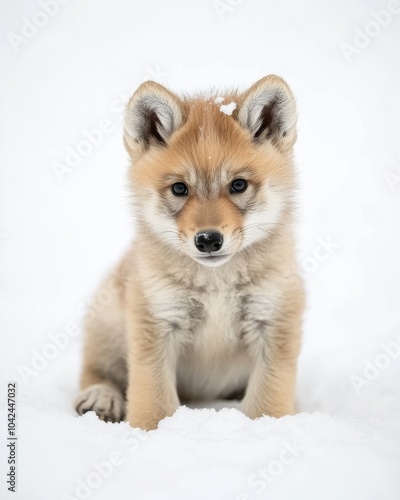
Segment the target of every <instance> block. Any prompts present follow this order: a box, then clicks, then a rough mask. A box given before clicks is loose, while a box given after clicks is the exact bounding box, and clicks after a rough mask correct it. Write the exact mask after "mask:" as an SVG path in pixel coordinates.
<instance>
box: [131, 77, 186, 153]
mask: <svg viewBox="0 0 400 500" xmlns="http://www.w3.org/2000/svg"><path fill="white" fill-rule="evenodd" d="M183 121H184V109H183V104H182V101H181V100H180V99H179V98H178V97H177V96H176V95H175V94H173V93H172V92H170V91H169V90H167V89H166V88H165V87H163V86H162V85H159V84H158V83H155V82H150V81H149V82H145V83H143V84H142V85H141V86H140V87H139V88H138V89H137V91H136V92H135V93H134V94H133V96H132V97H131V99H130V101H129V103H128V105H127V107H126V110H125V135H124V141H125V145H126V147H127V148H128V150H129V151H131V152H135V151H136V152H139V151H141V152H144V151H145V150H147V149H148V148H149V147H150V146H152V145H154V146H164V145H165V144H166V143H167V141H168V139H169V138H170V137H171V135H172V134H173V133H174V132H175V130H177V129H178V128H179V127H180V126H181V125H182V124H183Z"/></svg>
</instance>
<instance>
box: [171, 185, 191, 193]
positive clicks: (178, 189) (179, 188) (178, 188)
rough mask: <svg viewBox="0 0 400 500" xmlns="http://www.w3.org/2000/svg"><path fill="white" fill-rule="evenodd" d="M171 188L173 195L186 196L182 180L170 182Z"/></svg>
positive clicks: (186, 190)
mask: <svg viewBox="0 0 400 500" xmlns="http://www.w3.org/2000/svg"><path fill="white" fill-rule="evenodd" d="M171 190H172V194H174V195H175V196H186V195H187V194H188V188H187V186H186V184H185V183H184V182H175V184H172V187H171Z"/></svg>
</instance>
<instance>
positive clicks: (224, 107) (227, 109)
mask: <svg viewBox="0 0 400 500" xmlns="http://www.w3.org/2000/svg"><path fill="white" fill-rule="evenodd" d="M219 109H220V111H221V112H222V113H225V114H226V115H228V116H230V115H231V114H232V113H233V112H234V111H235V109H236V103H234V102H233V101H232V102H230V103H229V104H221V106H220V107H219Z"/></svg>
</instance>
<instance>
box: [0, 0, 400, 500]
mask: <svg viewBox="0 0 400 500" xmlns="http://www.w3.org/2000/svg"><path fill="white" fill-rule="evenodd" d="M45 3H46V2H39V3H36V2H30V1H28V0H18V1H16V2H13V3H12V6H11V4H10V5H8V7H7V9H5V8H4V7H3V8H2V15H1V16H0V30H1V37H2V40H3V43H2V45H1V46H0V58H1V62H2V69H3V71H2V75H1V90H2V92H1V101H2V102H1V104H2V113H1V122H0V127H1V129H0V131H1V136H0V137H1V155H2V158H1V159H2V162H1V169H0V176H1V178H0V190H1V191H0V254H1V256H0V265H1V285H0V295H1V300H0V303H1V314H0V332H1V337H0V338H1V346H0V352H1V364H0V367H1V368H0V373H1V382H2V383H1V387H2V389H1V395H0V397H1V412H0V422H1V425H0V429H1V431H0V432H1V436H0V442H1V446H2V447H3V449H2V451H1V453H0V463H1V467H2V470H3V471H5V470H6V466H7V464H6V453H4V451H3V450H5V449H6V444H5V443H6V440H5V435H4V433H5V429H6V420H7V414H6V383H7V381H12V380H16V381H17V382H18V398H17V402H18V423H17V434H18V438H19V441H18V446H17V452H18V484H17V494H12V493H8V492H7V491H6V482H5V474H4V472H3V475H2V480H1V481H2V483H1V485H0V497H1V498H2V499H3V498H18V499H21V500H47V499H49V500H50V499H51V500H54V499H57V498H59V499H64V500H66V499H68V498H69V500H71V498H75V499H78V498H93V499H99V500H109V499H110V498H114V497H115V498H119V499H121V500H125V499H131V498H135V499H139V500H147V499H149V500H150V499H151V500H158V499H161V500H164V499H168V500H169V499H171V498H174V499H185V500H186V499H189V498H190V499H205V498H207V499H218V500H224V499H231V500H245V499H259V498H260V499H261V498H262V499H265V498H271V499H274V500H279V499H285V500H291V499H296V500H299V499H305V500H309V499H311V498H318V499H323V500H327V499H328V500H330V499H333V500H336V499H341V500H343V499H346V500H347V499H348V500H366V499H367V500H375V499H379V500H380V499H384V500H398V499H399V498H400V474H399V470H400V398H399V380H400V311H399V304H398V302H399V296H400V265H399V246H400V233H399V230H398V228H399V227H400V148H399V142H398V137H399V132H400V125H399V120H398V116H399V115H400V99H399V96H398V89H399V88H400V66H399V64H398V46H399V42H400V30H399V23H400V15H399V13H396V12H395V10H393V7H392V3H391V2H386V1H385V0H384V1H382V0H376V1H374V2H372V1H370V0H366V1H361V0H354V1H353V2H346V1H345V0H338V1H336V2H330V3H328V2H322V3H319V4H318V5H317V4H316V3H315V2H311V1H310V0H305V1H304V2H296V1H295V0H285V1H283V2H271V1H269V0H268V1H261V0H253V1H251V2H250V1H246V2H229V1H227V0H226V1H225V0H222V1H220V2H213V1H211V0H210V2H191V3H190V5H188V4H187V2H184V1H183V0H171V1H170V2H161V1H158V2H157V1H156V0H148V1H147V2H128V1H124V0H120V1H119V2H117V8H113V6H111V4H110V3H109V2H105V1H103V0H100V1H97V2H95V3H94V2H84V3H82V2H69V3H67V2H64V3H65V5H61V3H60V4H56V7H54V4H52V5H53V11H52V12H53V14H52V16H50V17H48V20H47V21H46V22H44V21H43V19H44V20H46V18H45V17H43V14H38V13H39V12H42V11H43V9H44V7H41V5H44V4H45ZM46 5H47V4H46ZM49 5H50V4H49ZM57 5H58V10H57ZM113 5H114V4H113ZM50 8H51V7H47V9H50ZM390 9H391V10H390ZM385 12H386V14H385ZM40 16H41V17H40ZM25 18H26V20H24V19H25ZM379 19H381V20H382V19H386V21H385V22H379ZM35 20H36V21H38V22H39V23H40V21H42V25H43V26H42V27H40V28H37V29H36V31H35V29H32V27H31V28H30V31H29V28H28V27H27V26H28V24H29V23H30V22H33V21H35ZM36 21H35V22H36ZM27 23H28V24H27ZM371 23H378V24H375V25H374V26H373V25H372V24H371ZM371 26H372V28H371ZM374 27H375V30H374ZM360 32H362V33H363V34H364V35H363V37H364V38H363V37H362V36H361V35H360ZM10 33H15V34H16V35H18V36H21V34H23V33H25V35H26V34H29V36H27V37H26V38H24V40H25V42H21V45H19V46H18V49H17V50H14V48H13V45H12V42H11V41H10V35H9V34H10ZM238 33H239V34H240V36H238ZM366 33H367V34H366ZM368 33H375V34H374V35H372V34H371V35H368ZM222 37H223V40H224V44H223V46H221V38H222ZM17 39H18V38H17ZM13 40H14V42H13V43H14V45H15V43H17V42H15V37H14V38H13ZM182 40H184V44H183V43H182ZM343 44H347V45H343ZM226 47H229V52H228V51H227V50H226ZM349 47H353V49H349ZM349 54H350V55H349ZM268 73H275V74H278V75H281V76H283V77H284V78H285V79H286V80H287V81H288V83H289V84H290V85H291V87H292V89H293V91H294V93H295V95H296V98H297V106H298V112H299V137H298V143H297V146H296V163H297V165H298V169H299V196H298V198H299V213H298V235H299V245H298V255H299V262H300V264H301V268H302V271H303V274H304V277H305V281H306V288H307V297H308V300H307V311H306V315H305V323H304V337H303V348H302V352H301V356H300V359H299V376H298V388H297V400H298V410H299V414H298V415H296V416H290V417H285V418H282V419H279V420H276V419H272V418H268V417H263V418H261V419H259V420H256V421H251V420H249V419H248V418H246V417H245V416H244V415H243V414H242V413H240V411H239V409H238V408H239V405H238V404H233V405H231V406H234V407H233V408H226V406H227V405H226V404H225V403H223V402H212V403H209V402H204V404H202V405H197V406H199V407H196V408H195V407H193V408H184V407H182V408H180V409H179V410H178V411H177V412H176V414H175V415H174V416H172V417H171V418H168V419H166V420H164V421H163V422H161V423H160V427H159V429H158V430H156V431H153V432H150V433H145V432H144V431H142V430H140V429H131V428H130V427H129V426H128V425H127V424H125V423H121V424H106V423H104V422H101V421H99V420H98V419H97V418H96V417H95V416H94V415H93V414H87V415H85V416H84V417H80V418H78V417H77V416H76V415H75V414H74V411H73V407H72V399H73V397H74V395H75V393H76V391H77V384H78V375H79V367H80V361H81V342H82V330H81V322H82V317H83V315H84V311H85V308H86V307H87V303H88V299H89V297H90V296H91V294H92V292H93V290H94V289H95V287H96V285H97V283H98V282H99V281H100V279H101V277H102V276H103V275H104V273H105V272H106V271H107V269H108V268H109V267H111V266H112V265H113V263H114V262H115V261H116V260H117V259H118V257H119V256H120V255H121V253H122V252H123V251H124V249H125V248H126V246H127V245H128V243H129V241H130V239H131V237H132V233H133V232H134V223H133V221H132V219H131V216H130V200H129V196H128V193H127V191H126V186H125V182H126V168H127V164H128V161H127V155H126V153H125V152H124V149H123V145H122V110H123V105H124V103H125V102H126V101H127V99H128V98H129V95H130V94H131V92H132V91H133V90H134V89H135V88H136V87H137V86H138V85H139V84H140V83H141V82H143V81H145V80H147V79H155V80H157V81H159V82H160V83H163V84H165V85H167V86H169V87H170V88H171V89H173V90H176V91H180V90H181V91H184V92H197V91H201V90H204V89H206V88H221V89H223V88H224V87H229V86H230V87H233V88H235V87H240V88H242V89H245V88H247V87H248V86H249V85H251V84H252V83H254V82H255V81H256V80H257V79H259V78H261V77H263V76H265V75H266V74H268ZM213 92H214V91H213ZM221 93H222V91H218V92H215V93H213V95H218V96H220V95H221ZM221 102H223V101H221ZM219 104H221V103H219ZM60 165H61V166H60ZM56 172H57V173H58V176H57V175H56ZM96 307H101V303H100V302H99V303H98V304H97V305H96ZM50 358H51V359H50ZM28 369H30V370H31V371H29V370H28ZM22 373H24V374H25V377H24V376H22ZM88 482H89V483H90V485H92V486H88V485H87V483H88ZM77 488H78V489H77Z"/></svg>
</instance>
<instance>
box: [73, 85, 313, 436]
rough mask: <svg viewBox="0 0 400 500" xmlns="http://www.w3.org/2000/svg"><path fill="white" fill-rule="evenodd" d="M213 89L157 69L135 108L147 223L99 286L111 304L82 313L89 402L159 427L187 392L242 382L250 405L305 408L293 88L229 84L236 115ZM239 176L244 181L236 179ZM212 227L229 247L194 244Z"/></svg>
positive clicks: (135, 184) (270, 411) (236, 389)
mask: <svg viewBox="0 0 400 500" xmlns="http://www.w3.org/2000/svg"><path fill="white" fill-rule="evenodd" d="M215 97H216V95H215V96H208V97H194V98H186V99H180V98H179V97H178V96H176V95H175V94H173V93H171V92H170V91H168V90H166V89H165V88H164V87H161V86H160V85H158V84H155V83H153V82H147V83H145V84H143V85H142V86H141V87H140V88H139V89H138V90H137V91H136V93H135V94H134V95H133V97H132V99H131V101H130V103H129V105H128V107H127V110H126V132H125V145H126V147H127V150H128V152H129V154H130V156H131V159H132V166H131V170H130V182H131V189H132V193H133V198H134V204H135V208H136V215H137V217H136V218H137V236H136V238H135V241H134V243H133V244H132V246H131V248H130V249H129V251H128V252H127V254H126V255H125V256H124V257H123V259H122V260H121V262H120V263H119V265H118V266H117V268H116V269H115V270H114V271H113V272H112V273H111V275H110V276H109V278H108V279H107V280H106V281H105V283H103V285H102V289H104V290H106V291H108V292H109V296H111V297H112V299H111V301H110V303H109V304H108V305H107V307H105V308H104V309H103V310H102V311H101V312H100V313H96V314H92V316H91V317H88V318H87V321H86V340H85V350H84V365H83V371H82V378H81V389H82V390H81V392H80V394H79V395H78V397H77V399H76V408H77V411H78V412H79V413H81V414H82V413H84V412H86V411H89V410H94V411H95V412H96V413H97V414H98V415H99V417H100V418H103V419H104V420H111V421H119V420H121V419H123V418H126V419H127V420H128V421H129V422H130V424H131V425H133V426H139V427H142V428H144V429H154V428H156V427H157V425H158V423H159V421H160V420H161V419H163V418H164V417H166V416H168V415H172V414H173V412H174V411H175V410H176V408H177V407H178V406H179V404H180V402H187V401H191V400H196V399H202V400H210V399H216V398H228V397H232V396H238V395H240V394H244V398H243V401H242V407H243V411H244V412H245V414H246V415H248V416H249V417H251V418H256V417H260V416H262V415H271V416H274V417H280V416H283V415H287V414H292V413H294V412H295V382H296V364H297V356H298V352H299V348H300V336H301V321H302V312H303V307H304V296H303V289H302V283H301V280H300V278H299V277H298V274H297V268H296V262H295V245H294V239H293V230H292V219H293V216H292V214H293V196H294V190H295V173H294V167H293V163H292V148H293V144H294V142H295V139H296V131H295V122H296V112H295V105H294V99H293V96H292V94H291V92H290V89H289V87H288V86H287V84H286V83H285V82H283V80H281V79H280V78H278V77H275V76H268V77H266V78H264V79H262V80H260V81H259V82H257V83H256V84H255V85H254V86H253V87H251V88H250V89H249V90H248V91H247V92H245V93H244V94H235V93H227V94H226V99H225V102H226V103H229V102H231V101H234V102H236V103H237V109H236V110H235V112H234V113H233V115H232V116H227V115H225V114H224V113H222V112H221V110H220V109H219V106H220V104H218V100H217V101H216V100H215ZM235 178H242V179H246V181H247V182H248V188H247V190H246V192H244V193H241V194H232V193H231V192H230V191H229V186H230V183H231V182H232V180H233V179H235ZM174 182H185V183H186V184H187V186H189V194H188V196H186V197H175V196H173V194H172V193H171V185H172V184H173V183H174ZM205 229H215V230H218V231H220V232H221V233H222V234H223V236H224V245H223V247H222V249H221V254H222V255H223V257H221V258H220V259H213V258H209V257H210V256H208V255H207V256H204V255H203V254H201V253H200V252H199V251H198V250H197V249H196V247H195V245H194V243H193V241H194V235H195V234H196V233H197V232H198V231H200V230H205Z"/></svg>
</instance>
